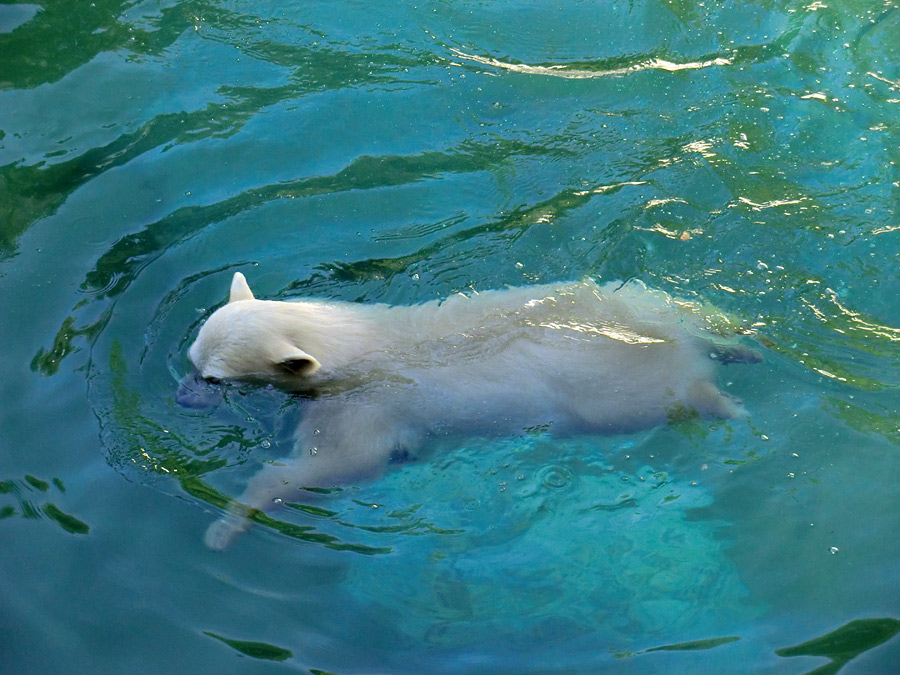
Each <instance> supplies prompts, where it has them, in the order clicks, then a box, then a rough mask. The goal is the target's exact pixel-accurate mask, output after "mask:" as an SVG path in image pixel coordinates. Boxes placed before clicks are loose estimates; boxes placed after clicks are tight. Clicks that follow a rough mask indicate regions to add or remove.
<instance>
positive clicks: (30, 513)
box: [0, 474, 90, 534]
mask: <svg viewBox="0 0 900 675" xmlns="http://www.w3.org/2000/svg"><path fill="white" fill-rule="evenodd" d="M65 492H66V490H65V486H64V485H63V482H62V481H61V480H60V479H59V478H52V479H51V480H49V481H47V480H44V479H42V478H38V477H37V476H33V475H31V474H25V476H24V477H23V478H22V479H21V480H17V479H10V480H3V481H0V495H9V496H11V497H13V498H15V500H16V502H17V504H16V505H12V504H3V505H0V520H4V519H6V518H11V517H13V516H20V517H22V518H26V519H29V520H39V519H40V518H41V517H42V516H43V517H45V518H48V519H50V520H52V521H53V522H55V523H56V524H57V525H59V526H60V527H61V528H62V529H64V530H65V531H66V532H68V533H70V534H88V533H89V532H90V526H88V524H87V523H85V522H84V521H82V520H80V519H79V518H76V517H75V516H73V515H71V514H69V513H66V512H65V511H63V510H62V509H61V508H60V507H59V506H57V505H56V504H55V503H54V502H52V501H45V500H46V499H49V498H50V497H51V496H52V495H54V494H57V495H58V497H62V496H63V495H64V494H65Z"/></svg>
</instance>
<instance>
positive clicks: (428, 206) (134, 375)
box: [0, 0, 900, 675]
mask: <svg viewBox="0 0 900 675" xmlns="http://www.w3.org/2000/svg"><path fill="white" fill-rule="evenodd" d="M898 161H900V10H898V6H897V5H895V4H894V3H893V2H890V1H888V2H874V1H873V2H858V1H850V0H837V1H835V2H802V3H801V2H796V3H795V2H766V1H761V2H755V3H737V2H729V3H712V2H684V1H682V0H669V1H665V0H659V1H651V0H634V1H632V2H596V1H594V2H586V1H582V2H577V1H574V0H572V1H570V2H565V3H545V2H528V3H524V2H522V3H516V2H503V1H498V2H485V1H483V0H482V1H476V0H469V1H462V0H460V1H450V0H445V1H438V0H425V2H419V3H415V4H413V3H394V4H390V5H384V4H373V3H359V2H306V3H293V2H280V3H266V2H254V3H238V2H230V3H229V2H154V3H150V2H129V3H125V2H113V1H102V0H100V1H95V2H90V3H88V2H78V3H72V2H59V1H50V0H48V1H47V2H44V3H41V4H10V3H3V4H0V291H2V292H0V331H2V333H0V337H2V345H3V347H4V349H5V350H6V353H5V355H4V358H3V359H2V360H0V382H2V383H3V387H2V394H0V397H2V398H0V402H2V405H0V541H2V548H0V593H2V596H0V598H2V602H0V628H2V630H0V672H3V673H6V672H9V673H29V674H30V673H61V672H91V673H122V672H128V673H159V672H174V673H181V672H184V673H188V672H217V673H232V672H233V673H252V672H260V673H268V672H301V673H340V674H344V675H346V674H349V673H366V674H369V673H425V672H429V673H432V672H433V673H469V672H472V673H488V672H491V673H495V672H509V673H550V672H558V673H598V672H604V673H605V672H611V673H627V674H631V673H682V672H684V673H687V672H690V673H753V674H755V673H791V674H793V673H808V672H813V671H815V672H818V673H834V672H838V671H840V672H841V673H842V675H846V674H853V673H855V674H857V675H858V674H862V673H865V674H869V673H876V674H880V673H893V672H896V664H897V663H900V642H898V641H897V638H895V634H896V632H897V627H898V625H900V623H898V621H900V585H898V584H897V581H896V580H897V575H898V573H900V563H898V561H900V538H898V537H897V532H898V531H900V496H898V491H897V489H896V485H897V476H898V472H900V452H898V451H900V447H898V446H900V410H898V408H900V395H898V385H900V370H898V366H900V349H898V347H900V302H898V300H897V298H898V297H900V278H898V272H897V270H898V263H900V243H898V237H900V222H898V214H897V204H898V198H900V170H898V167H897V162H898ZM234 271H242V272H244V273H245V274H246V275H247V277H248V278H249V279H250V283H251V285H252V286H253V288H254V291H255V292H256V293H257V295H259V296H261V297H266V298H284V299H288V298H297V297H304V296H319V297H329V298H338V299H342V300H349V301H379V302H389V303H415V302H420V301H424V300H429V299H433V298H438V297H442V296H445V295H448V294H451V293H453V292H456V291H459V290H465V289H474V290H482V289H488V288H496V287H501V286H504V285H507V284H511V285H523V284H528V283H534V282H549V281H555V280H560V279H577V278H580V277H583V276H593V277H596V278H599V279H604V280H605V279H630V278H639V279H642V280H643V281H645V282H646V283H648V284H649V285H651V286H654V287H657V288H660V289H663V290H666V291H668V292H670V293H672V294H673V295H677V296H680V297H683V298H687V299H690V300H696V301H701V302H704V303H708V304H710V305H712V306H715V307H718V308H719V309H721V310H722V311H723V312H724V313H725V314H726V315H727V316H728V317H729V320H730V321H731V322H732V326H733V327H734V328H735V329H736V330H739V331H740V332H743V333H745V334H746V337H745V338H744V339H745V340H747V341H748V342H749V343H754V342H755V344H756V345H757V348H758V349H759V350H760V351H761V352H762V353H763V354H764V357H765V361H764V362H763V363H762V364H757V365H752V366H751V365H744V366H729V367H727V368H725V369H723V370H722V372H721V384H722V385H723V386H724V387H725V388H726V389H727V390H728V391H729V392H731V393H733V394H734V395H735V396H738V397H740V398H741V399H742V400H743V401H744V403H745V405H746V407H747V409H748V410H749V412H750V416H749V418H748V419H746V420H740V421H732V422H729V423H711V422H704V423H697V422H694V423H691V422H685V423H680V424H673V425H670V426H667V427H665V428H660V429H656V430H652V431H648V432H644V433H641V434H637V435H634V436H629V437H613V438H594V437H588V438H575V439H569V440H565V441H560V440H554V439H551V438H549V437H547V436H545V435H541V434H539V433H533V434H529V435H526V436H524V437H522V438H511V439H501V440H490V439H480V438H473V439H467V440H465V441H463V442H461V443H459V444H455V445H452V446H448V447H441V448H438V449H437V450H436V451H435V453H434V456H433V457H432V458H431V459H430V460H428V461H422V462H418V463H414V464H410V465H406V466H404V467H403V468H402V469H400V470H397V471H393V472H390V473H388V474H387V475H386V476H385V477H384V478H383V479H381V480H379V481H376V482H374V483H362V484H359V485H353V486H347V487H346V488H345V489H344V490H343V491H341V492H338V493H335V494H333V495H330V496H329V497H327V498H325V499H321V500H319V501H317V503H316V506H315V507H309V506H303V505H299V506H297V507H295V508H291V509H285V510H283V511H282V512H279V513H276V514H273V516H272V517H260V518H258V526H257V527H255V528H254V529H253V530H252V531H251V532H250V533H248V534H247V535H245V536H244V537H243V538H242V539H240V540H239V541H238V542H237V543H236V544H235V545H234V546H233V547H232V548H231V549H229V550H228V551H226V552H224V553H213V552H211V551H208V550H206V549H205V548H204V547H203V545H202V534H203V531H204V530H205V528H206V527H207V525H208V524H209V523H210V522H211V521H212V520H213V519H214V518H216V517H217V516H218V514H219V513H220V512H221V511H220V509H221V507H222V506H223V505H224V504H226V503H227V501H228V499H229V498H230V497H233V496H234V495H237V494H239V492H240V491H241V489H242V486H243V485H244V483H245V481H246V479H247V478H248V477H249V476H250V475H252V474H253V473H254V472H255V471H256V469H257V468H258V467H259V466H260V463H261V462H266V461H273V460H277V459H278V458H279V457H280V456H282V455H283V454H284V453H285V452H286V450H287V448H288V447H289V445H290V440H289V438H290V432H291V428H292V427H293V426H294V425H296V423H297V419H298V418H299V416H300V415H302V406H301V405H300V404H299V402H298V401H297V400H295V399H292V398H290V397H288V396H286V395H284V394H281V393H279V392H276V391H272V390H265V389H252V388H241V387H230V388H228V389H227V391H226V395H225V401H224V403H223V404H222V405H220V406H219V407H217V408H214V409H212V410H205V411H190V410H185V409H182V408H179V407H178V406H177V405H176V404H175V403H174V393H175V388H176V385H177V380H178V378H179V377H180V376H181V375H182V374H183V373H184V372H186V370H187V368H188V364H187V360H186V357H185V350H186V347H187V345H188V344H189V341H190V340H191V339H192V337H193V336H194V335H195V333H196V330H197V328H198V326H199V323H200V322H201V321H202V319H203V318H204V317H205V316H207V315H208V312H209V311H210V310H211V309H212V308H214V307H215V306H217V305H218V304H219V303H221V302H222V301H223V300H224V297H225V294H226V289H227V286H228V281H229V279H230V276H231V274H232V273H233V272H234ZM817 668H818V669H820V670H816V669H817Z"/></svg>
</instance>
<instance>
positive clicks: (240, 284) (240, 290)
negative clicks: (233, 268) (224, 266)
mask: <svg viewBox="0 0 900 675" xmlns="http://www.w3.org/2000/svg"><path fill="white" fill-rule="evenodd" d="M238 300H253V292H252V291H251V290H250V285H249V284H248V283H247V280H246V279H245V278H244V275H243V274H241V273H240V272H235V273H234V278H233V279H232V280H231V295H230V296H229V298H228V302H237V301H238Z"/></svg>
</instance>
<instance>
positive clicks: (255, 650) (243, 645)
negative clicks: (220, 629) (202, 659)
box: [203, 630, 294, 661]
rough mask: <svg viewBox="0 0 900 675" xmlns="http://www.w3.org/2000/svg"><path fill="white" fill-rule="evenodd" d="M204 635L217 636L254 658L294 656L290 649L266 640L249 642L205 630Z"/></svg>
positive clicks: (284, 659) (285, 658) (278, 658)
mask: <svg viewBox="0 0 900 675" xmlns="http://www.w3.org/2000/svg"><path fill="white" fill-rule="evenodd" d="M203 634H204V635H208V636H209V637H211V638H215V639H216V640H218V641H219V642H222V643H224V644H226V645H228V646H229V647H231V648H232V649H234V650H235V651H237V652H240V653H241V654H243V655H245V656H249V657H251V658H254V659H262V660H263V661H287V660H288V659H289V658H292V657H293V656H294V653H293V652H292V651H291V650H290V649H284V648H283V647H276V646H275V645H270V644H268V643H266V642H249V641H247V640H234V639H232V638H226V637H222V636H221V635H217V634H216V633H212V632H210V631H207V630H205V631H203Z"/></svg>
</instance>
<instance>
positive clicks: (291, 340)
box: [177, 272, 760, 549]
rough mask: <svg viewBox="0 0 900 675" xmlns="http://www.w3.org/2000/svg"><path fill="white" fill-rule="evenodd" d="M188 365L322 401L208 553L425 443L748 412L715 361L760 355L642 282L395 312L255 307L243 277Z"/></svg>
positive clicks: (549, 288) (346, 306) (519, 291)
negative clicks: (313, 492)
mask: <svg viewBox="0 0 900 675" xmlns="http://www.w3.org/2000/svg"><path fill="white" fill-rule="evenodd" d="M189 357H190V360H191V362H192V363H193V365H194V368H195V371H196V375H197V376H198V377H199V378H202V380H205V381H207V382H213V383H217V382H219V381H224V380H242V381H250V382H257V383H262V384H273V385H275V386H277V387H280V388H283V389H286V390H289V391H297V392H304V391H306V392H311V391H315V393H316V396H315V397H314V398H312V400H310V401H309V405H308V407H307V408H306V409H305V411H304V415H303V418H302V420H301V421H300V424H299V426H298V428H297V431H296V435H295V443H294V447H293V450H292V452H291V455H290V458H289V459H287V460H285V461H283V462H280V463H278V464H270V465H266V466H265V467H264V468H263V469H261V470H260V471H259V472H258V473H257V474H256V475H255V476H254V477H253V478H252V479H251V480H250V482H249V484H248V486H247V488H246V490H245V491H244V493H243V495H242V496H241V497H240V499H239V502H240V504H237V505H235V506H233V507H232V508H231V509H230V510H229V511H228V512H227V513H226V514H225V515H224V517H223V518H222V519H221V520H218V521H216V522H215V523H213V524H212V525H211V526H210V528H209V529H208V530H207V533H206V536H205V541H206V544H207V545H208V546H210V547H211V548H213V549H223V548H225V547H227V546H228V545H229V544H230V543H231V542H232V540H233V539H234V538H235V537H236V536H237V535H239V534H240V533H241V532H243V531H245V530H247V529H248V528H249V527H250V525H251V521H250V519H249V518H248V517H247V515H248V513H250V509H259V510H261V511H271V510H273V509H275V508H277V506H278V504H280V503H281V502H283V501H291V500H293V499H297V498H299V497H301V496H302V495H303V494H304V490H305V489H307V488H329V487H333V486H335V485H339V484H342V483H349V482H352V481H358V480H361V479H366V478H372V477H376V476H378V475H379V473H380V472H382V471H383V470H384V468H385V467H386V465H387V464H388V463H389V461H390V459H391V457H392V456H398V455H399V456H406V455H409V456H415V455H416V453H417V451H418V450H419V449H420V448H421V447H422V446H423V445H424V444H426V443H427V442H428V440H429V439H434V438H441V437H445V436H448V435H454V434H455V435H461V436H462V435H514V434H521V433H524V432H525V431H526V430H527V429H529V428H534V427H536V426H540V427H542V428H546V429H548V430H549V433H550V434H553V435H570V434H582V433H595V434H618V433H627V432H632V431H637V430H640V429H646V428H649V427H653V426H656V425H659V424H663V423H665V422H666V421H667V420H670V419H673V418H674V419H681V418H683V417H684V416H685V415H699V416H701V417H705V418H731V417H737V416H740V415H743V414H744V410H743V407H742V406H741V404H740V403H739V402H738V401H736V400H735V399H733V398H732V397H730V396H728V395H727V394H724V393H723V392H722V391H720V390H719V388H718V387H717V386H716V384H715V364H716V362H717V361H718V362H730V361H758V360H760V357H759V355H758V354H757V353H756V352H754V351H752V350H750V349H748V348H746V347H742V346H740V345H737V344H723V343H721V342H716V341H715V340H714V338H713V336H711V335H709V334H708V333H707V334H704V330H703V321H702V317H701V316H700V315H699V313H698V312H697V310H696V307H694V306H693V305H691V304H689V303H684V302H679V301H676V300H674V299H673V298H672V297H670V296H669V295H667V294H665V293H663V292H661V291H654V290H651V289H649V288H647V287H646V286H644V285H643V284H641V283H640V282H637V281H630V282H628V283H625V284H622V283H619V282H614V283H607V284H604V285H602V286H601V285H598V284H597V283H595V282H593V281H581V282H574V283H572V282H568V283H558V284H547V285H540V286H527V287H523V288H508V289H504V290H494V291H486V292H482V293H473V294H471V295H462V294H458V295H454V296H452V297H450V298H448V299H446V300H443V301H437V300H435V301H431V302H426V303H423V304H420V305H413V306H389V305H383V304H360V303H348V302H332V301H324V300H300V301H292V302H284V301H270V300H257V299H256V298H254V297H253V293H252V292H251V291H250V287H249V286H248V285H247V281H246V279H245V278H244V276H243V275H242V274H241V273H239V272H238V273H236V274H235V275H234V279H233V280H232V284H231V295H230V298H229V301H228V303H227V304H226V305H224V306H223V307H220V308H219V309H218V310H216V311H215V312H214V313H213V314H212V315H211V316H210V317H209V319H207V321H206V323H204V324H203V326H202V327H201V328H200V332H199V334H198V335H197V339H196V341H195V342H194V343H193V345H192V346H191V348H190V351H189ZM195 395H196V387H192V386H191V385H190V384H189V383H187V382H186V383H183V385H182V387H181V389H180V390H179V393H178V396H177V400H178V401H179V402H180V403H183V404H185V405H190V404H191V403H192V402H193V401H194V397H195ZM306 494H309V493H308V492H307V493H306Z"/></svg>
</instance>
